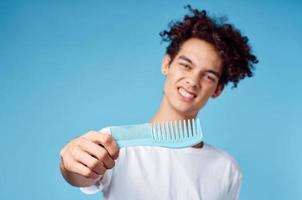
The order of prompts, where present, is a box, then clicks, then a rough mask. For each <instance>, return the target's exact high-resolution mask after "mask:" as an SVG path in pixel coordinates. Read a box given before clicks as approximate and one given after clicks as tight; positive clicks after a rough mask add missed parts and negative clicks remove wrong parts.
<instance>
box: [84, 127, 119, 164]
mask: <svg viewBox="0 0 302 200" xmlns="http://www.w3.org/2000/svg"><path fill="white" fill-rule="evenodd" d="M83 137H85V138H86V139H88V140H90V141H92V142H94V143H96V144H100V145H102V146H103V147H104V148H105V149H106V150H107V151H108V153H109V155H110V156H111V157H112V158H113V159H114V160H115V159H117V158H118V154H119V147H118V145H117V143H116V141H115V140H114V138H113V137H112V136H111V135H109V134H106V133H100V132H96V131H90V132H88V133H87V134H85V135H84V136H83Z"/></svg>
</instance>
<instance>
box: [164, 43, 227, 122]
mask: <svg viewBox="0 0 302 200" xmlns="http://www.w3.org/2000/svg"><path fill="white" fill-rule="evenodd" d="M170 60H171V58H170V56H169V55H166V56H165V57H164V59H163V63H162V73H163V74H164V75H165V76H166V80H165V85H164V102H165V104H166V106H168V107H169V108H170V109H173V110H174V111H176V112H177V113H178V114H181V115H183V116H185V117H190V118H193V117H195V116H196V115H197V114H198V112H199V110H200V109H201V108H202V107H203V106H204V105H205V104H206V102H207V101H208V99H209V98H215V97H217V96H219V95H220V93H221V92H222V90H223V86H222V85H218V83H219V78H220V76H221V73H222V60H221V58H220V56H219V54H218V52H217V50H216V49H215V47H214V46H213V45H211V44H210V43H208V42H206V41H204V40H200V39H196V38H191V39H189V40H187V41H186V42H185V43H184V44H183V45H182V46H181V48H180V50H179V52H178V54H177V55H176V56H175V58H174V60H173V61H172V63H171V64H169V62H170Z"/></svg>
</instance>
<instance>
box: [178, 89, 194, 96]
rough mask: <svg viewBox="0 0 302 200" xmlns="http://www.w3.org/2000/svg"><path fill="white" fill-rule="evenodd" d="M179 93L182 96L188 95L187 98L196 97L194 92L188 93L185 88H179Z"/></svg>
mask: <svg viewBox="0 0 302 200" xmlns="http://www.w3.org/2000/svg"><path fill="white" fill-rule="evenodd" d="M179 93H180V94H181V95H182V96H184V97H186V98H193V97H194V95H193V94H190V93H188V92H187V91H186V90H185V89H183V88H179Z"/></svg>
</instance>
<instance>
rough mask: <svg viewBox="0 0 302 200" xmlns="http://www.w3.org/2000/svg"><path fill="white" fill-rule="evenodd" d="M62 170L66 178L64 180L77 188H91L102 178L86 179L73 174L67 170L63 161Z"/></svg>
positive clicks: (61, 163)
mask: <svg viewBox="0 0 302 200" xmlns="http://www.w3.org/2000/svg"><path fill="white" fill-rule="evenodd" d="M60 169H61V174H62V176H63V177H64V179H65V180H66V181H67V182H68V183H69V184H70V185H72V186H76V187H87V186H91V185H93V184H94V183H95V182H96V181H97V180H99V179H100V178H102V177H100V178H97V179H91V178H85V177H83V176H81V175H79V174H76V173H72V172H69V171H67V170H66V169H65V167H64V164H63V162H62V160H61V162H60Z"/></svg>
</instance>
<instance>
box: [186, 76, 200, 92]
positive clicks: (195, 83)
mask: <svg viewBox="0 0 302 200" xmlns="http://www.w3.org/2000/svg"><path fill="white" fill-rule="evenodd" d="M185 83H186V86H187V87H192V88H193V89H197V88H199V87H200V85H199V78H197V76H194V77H193V76H192V77H188V78H187V79H186V81H185Z"/></svg>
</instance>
